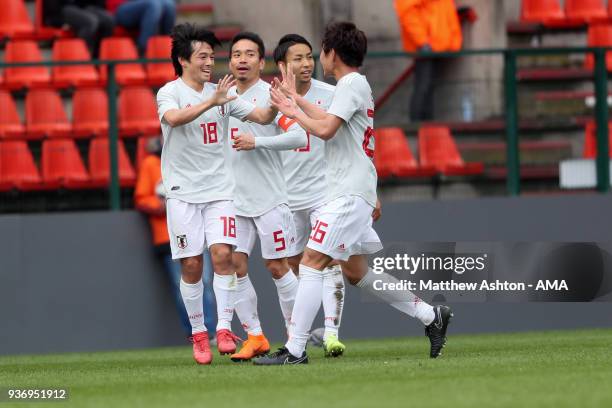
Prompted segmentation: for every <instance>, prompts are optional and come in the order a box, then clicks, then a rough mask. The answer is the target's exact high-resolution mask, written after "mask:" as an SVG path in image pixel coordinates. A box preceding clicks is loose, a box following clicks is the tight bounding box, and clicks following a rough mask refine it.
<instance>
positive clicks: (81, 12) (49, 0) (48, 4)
mask: <svg viewBox="0 0 612 408" xmlns="http://www.w3.org/2000/svg"><path fill="white" fill-rule="evenodd" d="M43 21H44V23H45V25H49V26H52V27H63V26H68V27H69V28H70V29H71V30H72V31H74V33H75V34H76V36H77V37H79V38H82V39H83V40H85V43H86V44H87V47H88V48H89V52H90V53H91V55H92V57H94V58H97V57H98V51H99V48H100V41H101V40H102V38H104V37H109V36H111V35H112V34H113V27H114V22H113V16H112V15H111V14H110V13H109V12H107V11H106V9H105V0H44V1H43Z"/></svg>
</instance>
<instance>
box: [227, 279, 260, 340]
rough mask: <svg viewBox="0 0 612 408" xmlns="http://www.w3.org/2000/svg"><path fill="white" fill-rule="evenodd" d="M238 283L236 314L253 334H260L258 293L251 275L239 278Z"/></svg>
mask: <svg viewBox="0 0 612 408" xmlns="http://www.w3.org/2000/svg"><path fill="white" fill-rule="evenodd" d="M237 282H238V284H237V285H236V303H235V306H234V307H235V308H236V314H237V315H238V319H239V320H240V323H241V324H242V328H244V331H246V332H247V333H248V334H250V335H252V336H259V335H260V334H261V333H262V331H261V323H260V322H259V315H258V314H257V293H255V288H254V287H253V283H251V279H249V275H246V276H244V277H242V278H238V279H237Z"/></svg>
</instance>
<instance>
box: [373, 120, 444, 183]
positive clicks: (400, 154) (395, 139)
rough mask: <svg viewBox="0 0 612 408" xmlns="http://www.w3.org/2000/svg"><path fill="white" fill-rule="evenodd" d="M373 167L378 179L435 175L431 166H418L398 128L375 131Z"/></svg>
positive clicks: (402, 133) (403, 135) (402, 132)
mask: <svg viewBox="0 0 612 408" xmlns="http://www.w3.org/2000/svg"><path fill="white" fill-rule="evenodd" d="M374 132H375V134H376V150H375V151H374V165H375V166H376V172H377V173H378V176H379V177H380V178H383V179H384V178H388V177H390V176H395V177H431V176H433V175H435V174H436V170H435V169H434V168H433V166H424V167H421V166H419V165H418V163H417V161H416V159H415V158H414V155H413V154H412V151H411V150H410V146H409V145H408V140H407V139H406V135H405V134H404V131H403V130H402V129H400V128H381V129H376V130H375V131H374Z"/></svg>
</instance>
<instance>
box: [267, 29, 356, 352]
mask: <svg viewBox="0 0 612 408" xmlns="http://www.w3.org/2000/svg"><path fill="white" fill-rule="evenodd" d="M274 61H275V62H276V64H277V65H278V66H279V68H280V69H281V71H283V72H285V71H286V70H287V69H289V70H291V71H292V73H293V74H294V76H292V78H293V77H295V81H293V82H292V84H291V88H292V89H293V88H295V91H296V92H295V93H296V96H297V97H301V98H304V99H305V100H306V101H308V102H309V103H311V104H313V105H315V106H317V107H318V108H320V109H322V110H327V108H328V107H329V104H330V103H331V100H332V97H333V95H334V88H335V87H334V86H332V85H329V84H327V83H325V82H322V81H317V80H316V79H313V78H312V74H313V72H314V68H315V61H314V58H313V56H312V46H311V45H310V43H309V42H308V41H307V40H306V39H305V38H304V37H302V36H300V35H298V34H288V35H285V36H283V37H282V38H281V39H280V40H279V42H278V46H277V47H276V48H275V50H274ZM292 122H295V121H292V120H290V119H288V118H287V117H284V116H283V118H282V119H281V120H280V123H281V125H284V126H286V125H287V124H290V123H292ZM282 154H283V167H284V171H285V179H286V181H287V193H288V195H289V208H290V209H291V213H292V214H293V221H294V223H295V228H296V243H295V246H294V249H293V251H291V252H290V254H289V255H290V257H289V259H288V260H289V265H290V267H291V269H292V270H293V271H296V272H297V271H299V265H300V260H301V258H302V254H303V252H304V248H305V247H306V243H307V242H308V238H309V236H310V232H311V230H312V228H313V227H314V226H315V222H316V219H317V217H318V211H319V209H320V207H321V206H322V205H323V204H324V203H325V189H326V183H325V167H326V163H325V142H324V141H323V139H320V138H317V137H310V135H308V144H307V145H306V147H304V148H301V149H295V150H290V151H285V152H283V153H282ZM344 296H345V287H344V278H343V277H342V271H341V270H340V265H339V264H338V263H334V264H333V265H330V266H328V267H327V268H325V270H324V271H323V293H322V297H323V312H324V319H325V321H324V324H325V331H324V335H323V349H324V352H325V356H327V357H330V356H334V357H335V356H339V355H342V354H343V353H344V351H345V349H346V347H345V345H344V344H342V343H341V342H340V340H339V339H338V329H339V327H340V321H341V319H342V310H343V307H344Z"/></svg>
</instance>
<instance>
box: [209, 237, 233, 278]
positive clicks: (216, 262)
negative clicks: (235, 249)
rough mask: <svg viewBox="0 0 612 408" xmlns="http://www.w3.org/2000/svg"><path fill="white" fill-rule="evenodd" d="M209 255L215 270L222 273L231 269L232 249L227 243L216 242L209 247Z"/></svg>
mask: <svg viewBox="0 0 612 408" xmlns="http://www.w3.org/2000/svg"><path fill="white" fill-rule="evenodd" d="M210 257H211V260H212V263H213V267H214V269H215V272H217V273H220V272H221V273H224V272H227V271H229V270H230V269H232V267H233V264H232V249H231V247H230V246H229V245H225V244H217V245H213V246H211V247H210Z"/></svg>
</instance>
